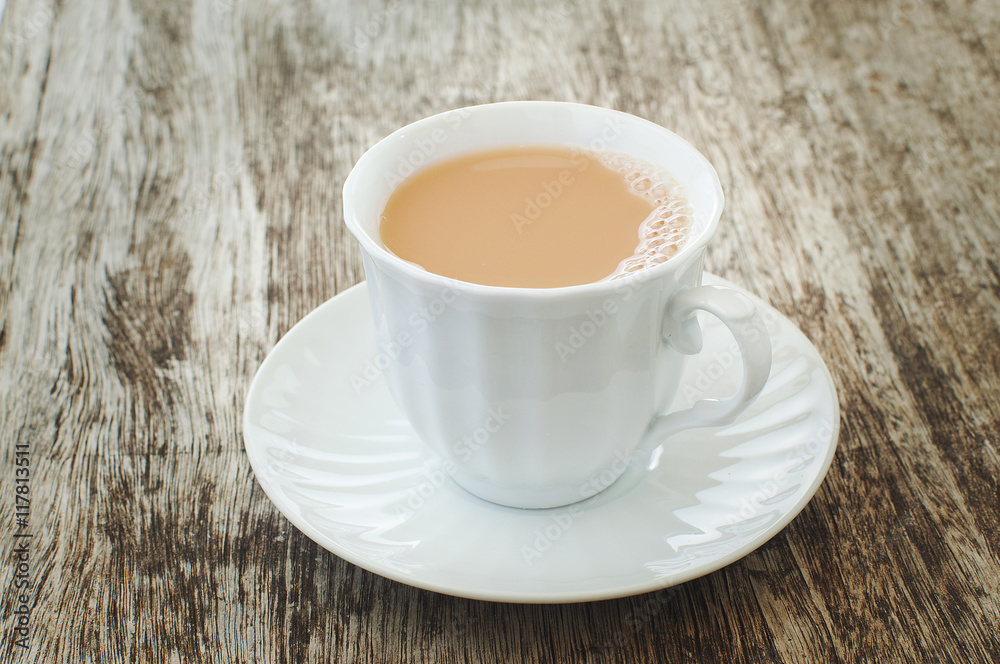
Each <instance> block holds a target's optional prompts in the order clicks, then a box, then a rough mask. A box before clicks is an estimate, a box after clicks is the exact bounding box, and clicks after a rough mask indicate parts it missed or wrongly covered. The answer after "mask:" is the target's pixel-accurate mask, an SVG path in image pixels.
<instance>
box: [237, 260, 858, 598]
mask: <svg viewBox="0 0 1000 664" xmlns="http://www.w3.org/2000/svg"><path fill="white" fill-rule="evenodd" d="M702 284H703V285H708V286H722V287H728V288H732V289H734V290H736V291H738V292H739V293H741V294H743V295H745V296H747V297H749V298H750V299H751V300H752V301H753V302H754V304H756V305H757V306H758V307H763V308H766V309H768V310H770V311H772V312H773V313H774V314H776V315H777V316H778V317H779V320H780V321H781V322H782V324H783V332H785V331H787V332H788V333H790V334H792V335H794V336H797V337H798V339H797V341H798V343H797V344H796V345H804V346H805V347H807V348H808V349H810V350H811V351H812V352H813V353H814V355H815V358H816V360H817V365H818V366H817V368H819V369H821V374H822V376H823V378H824V380H825V383H826V388H827V390H828V392H829V395H830V397H831V399H830V402H831V403H830V405H831V406H832V423H831V426H830V435H829V437H828V439H827V440H825V441H824V443H825V445H826V452H825V455H824V457H823V459H822V462H821V463H820V464H819V465H818V466H817V469H816V471H815V475H814V477H813V478H812V481H811V483H810V485H809V486H808V488H807V489H806V490H805V491H804V492H803V493H802V495H801V497H800V498H799V499H798V500H797V501H796V502H795V503H794V504H793V505H791V506H790V507H789V508H788V509H787V510H786V511H785V512H784V513H783V514H782V516H781V517H780V518H779V519H777V520H776V521H775V522H774V523H772V524H771V525H769V526H768V527H767V528H766V529H765V530H764V531H763V532H761V533H760V534H759V535H758V536H757V537H755V538H754V539H752V540H750V541H749V542H747V543H746V544H744V545H742V546H740V547H737V548H736V549H734V550H733V551H731V552H729V553H727V554H724V555H720V556H719V557H717V558H712V559H711V560H710V562H708V563H707V564H703V565H695V566H693V567H691V568H689V569H687V570H685V571H684V572H681V573H678V574H675V575H670V576H667V577H662V578H659V579H651V580H650V581H647V582H638V583H632V584H629V585H621V586H614V587H606V588H600V589H594V590H576V591H572V590H570V591H561V592H558V591H557V592H553V591H551V590H548V591H539V592H524V591H505V590H497V589H482V588H477V587H475V586H467V585H461V584H458V583H442V582H440V581H435V580H432V579H421V578H420V577H419V573H417V574H407V573H403V572H400V571H398V570H395V569H392V568H391V567H388V566H380V565H378V564H377V563H376V562H374V561H372V560H371V559H370V558H365V557H362V556H360V555H358V554H356V553H354V551H352V550H351V549H350V548H347V547H345V546H343V545H342V544H340V543H338V542H337V541H335V540H334V539H333V538H331V537H330V536H328V535H326V534H324V533H322V532H321V531H320V530H319V529H318V528H316V527H315V526H313V525H312V524H311V523H310V522H309V521H308V520H307V519H305V518H301V517H300V515H299V514H298V513H297V512H296V511H295V510H293V509H288V507H287V506H285V503H287V502H290V501H288V500H287V499H286V498H285V497H283V496H280V495H279V494H278V493H277V490H276V488H275V487H273V486H271V482H270V481H269V480H268V479H267V478H266V474H265V473H263V472H262V469H263V468H264V467H265V466H264V464H265V460H264V459H263V458H262V457H261V455H262V454H263V450H262V449H255V448H254V447H253V445H252V444H251V442H250V437H251V436H250V435H249V434H248V432H250V431H252V429H253V428H254V427H255V426H256V425H252V424H251V423H250V414H251V406H252V405H253V404H254V403H255V394H256V392H257V391H258V390H260V389H263V387H262V385H263V383H262V381H260V380H258V378H259V377H260V376H262V375H263V374H264V373H265V369H266V368H267V367H268V365H269V363H272V362H274V361H277V360H275V359H274V358H276V357H279V356H280V355H281V353H280V351H281V350H282V348H283V346H289V345H291V344H293V343H294V337H296V336H298V334H301V332H297V330H300V328H304V327H306V326H308V325H309V324H310V323H311V322H312V320H313V319H314V318H319V317H321V316H323V315H324V314H325V313H326V312H327V310H328V309H332V308H334V307H336V306H338V305H342V304H343V300H345V299H348V298H349V297H362V296H364V295H365V294H366V292H367V282H365V281H362V282H360V283H357V284H355V285H353V286H351V287H350V288H347V289H345V290H343V291H341V292H339V293H337V294H336V295H334V296H333V297H331V298H330V299H328V300H327V301H326V302H324V303H323V304H321V305H319V306H318V307H316V308H315V309H313V310H312V311H310V312H309V313H308V314H306V316H304V317H303V318H302V319H301V320H299V321H298V322H297V323H295V325H293V326H292V327H291V328H289V330H288V331H287V332H286V333H285V334H284V335H283V336H282V337H281V339H279V340H278V342H277V343H276V344H275V345H274V347H273V348H272V349H271V350H270V351H268V353H267V356H266V357H265V358H264V360H263V361H262V362H261V364H260V366H259V367H258V369H257V372H256V373H255V374H254V378H253V380H252V381H251V385H250V388H249V390H248V391H247V396H246V401H245V406H244V409H243V418H242V424H243V431H242V436H243V442H244V449H245V450H246V452H247V457H248V459H249V461H250V466H251V469H252V470H253V473H254V477H255V479H256V481H257V484H259V485H260V487H261V488H262V489H263V490H264V494H265V495H266V496H267V497H268V499H269V500H270V501H271V504H272V505H273V506H274V507H275V508H277V510H278V512H279V513H281V515H282V516H283V517H285V518H286V519H288V520H289V521H290V522H291V523H292V524H293V525H294V526H295V527H296V528H298V529H299V530H300V531H301V532H302V533H303V534H304V535H306V536H307V537H309V539H311V540H312V541H313V542H315V543H316V544H318V545H319V546H321V547H322V548H324V549H326V550H327V551H329V552H330V553H332V554H334V555H336V556H337V557H339V558H342V559H343V560H345V561H347V562H349V563H351V564H353V565H356V566H358V567H360V568H362V569H364V570H366V571H369V572H372V573H373V574H377V575H378V576H381V577H384V578H387V579H390V580H393V581H398V582H399V583H403V584H405V585H408V586H412V587H415V588H420V589H423V590H430V591H433V592H438V593H441V594H444V595H449V596H453V597H462V598H467V599H475V600H480V601H490V602H501V603H518V604H569V603H577V602H593V601H603V600H610V599H620V598H623V597H631V596H634V595H639V594H645V593H649V592H656V591H659V590H664V589H667V588H671V587H675V586H677V585H680V584H682V583H686V582H688V581H692V580H694V579H697V578H700V577H703V576H707V575H708V574H711V573H713V572H717V571H719V570H720V569H722V568H724V567H727V566H729V565H731V564H732V563H734V562H736V561H737V560H740V559H741V558H744V557H746V556H748V555H750V554H751V553H753V552H754V551H756V550H757V549H759V548H760V547H761V546H763V545H764V544H766V543H767V542H769V541H770V540H771V539H772V538H774V536H776V535H777V534H778V533H780V532H781V531H782V530H784V529H785V528H786V527H787V526H788V524H789V523H791V522H792V521H793V520H794V519H795V518H796V517H797V516H798V515H799V514H800V513H801V512H802V510H803V509H805V507H806V505H808V504H809V502H810V501H811V500H812V499H813V497H814V496H815V494H816V492H817V491H818V490H819V487H820V486H821V485H822V483H823V481H824V480H825V479H826V475H827V474H828V472H829V469H830V466H831V465H832V463H833V457H834V455H835V453H836V450H837V446H838V443H839V439H840V428H841V422H840V419H841V418H840V400H839V397H838V394H837V390H836V384H835V383H834V381H833V376H832V374H831V373H830V370H829V367H828V366H827V364H826V362H825V361H824V360H823V357H822V356H821V355H820V353H819V351H818V350H817V349H816V347H815V345H814V344H813V343H812V342H811V341H810V340H809V338H808V337H806V336H805V334H804V333H803V332H802V331H801V330H800V329H799V328H798V326H797V325H795V324H794V323H793V322H792V321H791V320H790V319H789V318H788V317H786V316H785V315H784V314H782V313H781V312H780V311H778V310H777V309H775V308H774V307H773V306H771V305H770V304H768V303H767V302H765V301H764V300H762V299H761V298H760V297H758V296H757V295H755V294H753V293H750V292H749V291H747V290H746V289H745V288H742V287H740V286H738V285H736V284H734V283H732V282H730V281H728V280H727V279H724V278H722V277H719V276H717V275H714V274H711V273H709V272H704V273H703V279H702ZM366 299H367V298H366ZM458 490H462V489H458ZM470 495H471V494H470ZM473 498H474V499H475V500H479V501H481V502H482V503H483V504H484V505H486V506H489V507H490V508H492V509H498V510H503V511H509V512H512V513H517V512H525V510H523V509H520V508H514V507H505V506H502V505H496V504H494V503H490V502H488V501H485V500H482V499H478V498H475V497H474V496H473ZM592 499H593V498H591V499H588V500H592ZM586 502H588V501H586V500H585V501H581V502H580V503H577V504H580V505H582V504H585V503H586ZM557 509H559V508H551V510H531V511H532V512H545V511H554V510H557Z"/></svg>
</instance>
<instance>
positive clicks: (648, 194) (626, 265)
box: [597, 152, 694, 281]
mask: <svg viewBox="0 0 1000 664" xmlns="http://www.w3.org/2000/svg"><path fill="white" fill-rule="evenodd" d="M597 157H598V159H599V160H600V162H601V163H602V164H603V165H604V166H605V167H606V168H609V169H611V170H613V171H617V172H618V173H621V175H622V177H623V178H625V182H626V183H628V187H629V190H630V191H632V193H634V194H636V195H637V196H642V197H643V198H645V199H647V200H648V201H650V202H651V203H652V204H653V205H655V206H656V207H655V208H654V209H653V211H652V212H650V214H649V216H648V217H646V219H645V220H644V221H643V222H642V223H641V224H640V225H639V243H638V245H637V246H636V248H635V253H634V254H632V255H631V256H629V257H628V258H626V259H625V260H623V261H622V262H620V263H619V264H618V267H617V268H616V269H615V271H614V272H612V273H611V274H610V275H608V276H607V277H605V278H604V279H602V280H601V281H609V280H611V279H621V278H622V277H626V276H628V275H630V274H632V273H633V272H637V271H639V270H644V269H646V268H650V267H653V266H654V265H659V264H660V263H664V262H666V261H667V260H669V259H670V258H672V257H673V256H674V255H675V254H676V253H677V252H678V251H680V249H681V247H683V246H684V243H685V242H686V241H687V239H688V237H689V236H690V234H691V229H692V226H693V225H694V213H693V211H692V210H691V207H690V205H689V204H688V201H687V196H686V195H685V192H684V188H683V187H682V186H681V185H680V183H678V182H677V181H676V180H674V179H673V178H672V177H671V176H670V174H669V173H667V172H666V171H664V170H663V169H661V168H658V167H656V166H653V165H652V164H650V163H648V162H645V161H643V160H642V159H637V158H635V157H631V156H629V155H624V154H617V153H612V152H602V153H598V154H597Z"/></svg>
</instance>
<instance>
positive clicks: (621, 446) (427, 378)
mask: <svg viewBox="0 0 1000 664" xmlns="http://www.w3.org/2000/svg"><path fill="white" fill-rule="evenodd" d="M531 144H538V145H548V146H551V145H558V146H567V147H571V148H582V149H588V150H596V151H601V150H607V151H609V152H616V153H622V154H627V155H632V156H634V157H638V158H641V159H643V160H645V161H646V162H649V163H652V164H654V165H657V166H660V167H663V168H664V169H665V170H666V171H668V172H669V173H670V174H672V175H673V177H674V179H675V180H677V181H678V182H679V183H680V184H681V185H682V186H683V187H684V189H685V190H686V193H687V197H688V201H689V203H690V206H691V208H692V210H693V213H694V227H693V229H692V232H691V235H690V236H689V239H688V240H687V242H686V244H685V245H684V246H683V248H682V249H681V250H680V251H679V252H678V253H677V254H676V255H675V256H674V257H673V258H671V259H670V260H669V261H667V262H665V263H662V264H660V265H657V266H654V267H651V268H648V269H644V270H641V271H639V272H636V273H634V274H633V275H631V276H627V277H625V278H622V279H617V280H612V281H602V282H596V283H589V284H582V285H579V286H570V287H565V288H507V287H496V286H483V285H478V284H472V283H467V282H462V281H457V280H455V279H450V278H448V277H444V276H440V275H437V274H432V273H430V272H427V271H425V270H423V269H421V268H419V267H417V266H415V265H413V264H412V263H409V262H407V261H404V260H401V259H400V258H398V257H396V256H395V255H394V254H392V253H391V252H390V251H388V250H387V249H386V248H385V245H384V244H383V243H382V242H381V240H380V239H379V232H378V226H379V220H380V217H381V213H382V210H383V209H384V207H385V205H386V202H387V201H388V199H389V196H390V194H391V193H392V192H393V190H394V188H395V187H396V186H397V185H398V184H399V182H401V181H402V180H403V179H404V178H406V177H408V176H409V175H411V174H412V173H413V172H415V171H416V170H418V169H420V168H422V167H424V166H427V165H428V164H432V163H436V162H439V161H441V160H445V159H449V158H451V157H454V156H456V155H460V154H465V153H469V152H473V151H479V150H487V149H491V148H499V147H509V146H517V145H531ZM722 206H723V195H722V187H721V185H720V184H719V178H718V176H717V175H716V173H715V170H714V169H713V168H712V166H711V164H709V162H708V161H707V160H706V159H705V158H704V157H703V156H702V155H701V154H700V153H699V152H698V151H697V150H695V149H694V148H693V147H692V146H691V145H690V144H689V143H687V141H685V140H684V139H682V138H680V137H679V136H677V135H676V134H674V133H673V132H670V131H668V130H666V129H664V128H662V127H659V126H657V125H655V124H652V123H650V122H648V121H646V120H642V119H640V118H637V117H634V116H631V115H627V114H624V113H620V112H617V111H613V110H608V109H604V108H598V107H594V106H585V105H581V104H572V103H560V102H507V103H499V104H487V105H483V106H474V107H470V108H463V109H458V110H454V111H449V112H447V113H442V114H440V115H435V116H433V117H429V118H426V119H424V120H420V121H418V122H415V123H413V124H411V125H409V126H407V127H404V128H402V129H400V130H398V131H396V132H395V133H393V134H391V135H390V136H388V137H387V138H385V139H384V140H382V141H380V142H379V143H378V144H376V145H375V146H374V147H372V148H371V149H370V150H368V151H367V152H366V153H365V154H364V155H363V156H362V157H361V159H360V160H358V163H357V165H356V166H355V167H354V169H353V171H352V172H351V173H350V175H349V176H348V178H347V181H346V183H345V185H344V215H345V218H346V222H347V226H348V228H349V229H350V231H351V233H353V234H354V236H355V237H356V238H357V240H358V242H359V243H360V245H361V248H362V250H363V259H364V267H365V275H366V277H367V280H368V293H369V296H370V301H371V311H372V318H373V320H374V324H375V334H376V344H377V347H378V349H379V357H380V358H382V359H383V361H382V363H381V366H380V368H382V369H384V376H385V378H386V379H387V381H388V385H389V389H390V391H391V393H392V395H393V397H394V399H395V400H396V403H397V404H398V405H399V407H400V409H401V410H402V412H403V413H404V414H405V416H406V417H407V418H408V419H409V421H410V423H411V424H412V426H413V428H414V430H415V431H416V433H417V435H418V436H420V438H421V439H422V440H423V441H424V442H425V443H427V444H428V445H429V446H431V447H432V448H433V449H434V450H436V451H437V452H439V453H440V455H441V456H442V457H443V465H442V467H443V469H444V470H445V471H446V472H447V473H448V474H449V475H450V476H451V477H452V479H454V481H455V482H457V483H458V484H459V485H461V486H462V487H464V488H465V489H466V490H468V491H469V492H471V493H472V494H474V495H476V496H479V497H480V498H483V499H485V500H489V501H492V502H495V503H499V504H502V505H507V506H513V507H525V508H546V507H557V506H560V505H566V504H570V503H574V502H577V501H579V500H582V499H585V498H588V497H590V496H592V495H594V494H596V493H597V492H599V491H601V490H603V489H604V488H606V487H607V486H608V485H610V484H611V483H612V482H613V481H614V480H615V478H617V477H618V476H619V475H621V473H622V472H624V470H625V469H626V467H627V466H628V463H629V460H630V459H631V458H632V455H633V454H634V453H635V452H636V450H637V448H639V446H640V443H641V444H642V446H643V447H644V448H647V449H648V448H650V447H653V446H655V445H658V444H660V443H661V442H662V441H663V440H664V438H665V437H666V436H668V435H670V433H672V432H675V431H678V430H680V429H685V428H689V427H702V426H714V425H723V424H729V423H731V422H732V421H733V420H734V419H735V418H736V416H737V415H738V414H739V413H740V412H742V411H743V409H745V408H746V406H747V405H749V404H750V402H751V401H752V400H753V399H754V398H755V397H756V396H757V394H758V393H759V392H760V390H761V389H762V388H763V387H764V383H765V382H766V380H767V377H768V373H769V371H770V366H771V344H770V340H769V338H768V335H767V331H766V328H765V326H764V324H763V322H762V320H761V318H760V316H759V314H758V312H757V310H756V308H755V307H754V305H753V304H752V303H751V302H750V301H749V300H748V299H747V298H745V297H743V296H742V295H740V294H739V293H737V292H735V291H733V290H729V289H723V288H715V287H709V286H701V285H700V283H701V275H702V263H703V257H704V254H705V248H706V246H707V245H708V243H709V241H710V240H711V239H712V236H713V235H714V234H715V230H716V226H717V224H718V221H719V216H720V215H721V213H722ZM699 309H701V310H704V311H707V312H709V313H711V314H712V315H715V316H717V317H719V318H720V319H721V320H722V321H723V322H724V323H725V324H726V326H727V327H728V328H729V329H730V330H731V331H732V333H733V335H734V336H735V338H736V341H737V343H738V344H739V348H740V352H741V355H742V359H743V380H742V385H741V387H740V389H739V391H738V392H737V393H736V394H735V395H734V396H733V397H731V398H729V399H726V400H702V401H698V402H696V403H695V405H694V407H693V408H691V409H688V410H685V411H681V412H676V413H670V414H667V412H666V409H667V408H668V407H669V405H670V403H671V401H672V400H673V398H674V396H675V395H676V393H677V390H678V388H679V387H680V386H679V381H680V376H681V369H682V366H683V364H682V363H683V361H684V358H685V355H688V354H693V353H697V352H699V351H700V349H701V335H700V328H699V327H698V323H697V317H696V316H695V313H696V311H697V310H699ZM734 370H737V371H738V370H739V369H738V368H736V367H734Z"/></svg>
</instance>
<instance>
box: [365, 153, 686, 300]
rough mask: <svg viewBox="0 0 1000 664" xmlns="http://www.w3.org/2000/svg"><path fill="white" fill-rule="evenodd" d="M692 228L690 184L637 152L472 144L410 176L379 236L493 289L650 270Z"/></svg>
mask: <svg viewBox="0 0 1000 664" xmlns="http://www.w3.org/2000/svg"><path fill="white" fill-rule="evenodd" d="M690 230H691V212H690V209H689V207H688V204H687V201H686V199H685V198H684V195H683V191H682V190H681V187H680V185H678V184H677V183H676V182H674V180H673V179H672V178H671V177H670V176H669V174H667V173H665V172H663V171H662V169H659V168H657V167H655V166H653V165H651V164H648V163H646V162H644V161H641V160H639V159H636V158H634V157H630V156H626V155H620V154H616V153H606V152H588V151H583V150H578V149H573V148H566V147H558V146H523V147H522V146H516V147H505V148H500V149H492V150H487V151H480V152H473V153H470V154H465V155H461V156H458V157H454V158H451V159H448V160H445V161H442V162H439V163H436V164H433V165H431V166H429V167H427V168H425V169H423V170H421V171H418V172H417V173H415V174H413V175H412V176H410V177H409V178H407V179H406V180H404V181H403V182H402V183H400V185H399V186H398V188H397V189H396V190H395V191H394V192H393V193H392V195H391V196H390V198H389V201H388V203H387V204H386V206H385V209H384V211H383V213H382V218H381V221H380V225H379V235H380V237H381V239H382V242H383V243H384V244H385V246H386V247H387V248H388V249H389V250H390V251H391V252H393V253H394V254H396V255H397V256H399V257H400V258H402V259H404V260H406V261H410V262H412V263H415V264H417V265H419V266H420V267H422V268H424V269H425V270H427V271H429V272H433V273H436V274H440V275H443V276H446V277H451V278H454V279H459V280H461V281H468V282H471V283H476V284H484V285H487V286H512V287H521V288H557V287H561V286H575V285H579V284H587V283H592V282H596V281H602V280H607V279H616V278H621V277H623V276H625V275H627V274H629V273H630V272H634V271H636V270H641V269H644V268H648V267H651V266H653V265H656V264H658V263H662V262H663V261H666V260H668V259H669V258H670V257H671V256H673V255H674V254H675V253H677V251H678V250H679V249H680V247H681V246H682V245H683V243H684V241H685V240H686V238H687V237H688V235H689V233H690Z"/></svg>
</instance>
